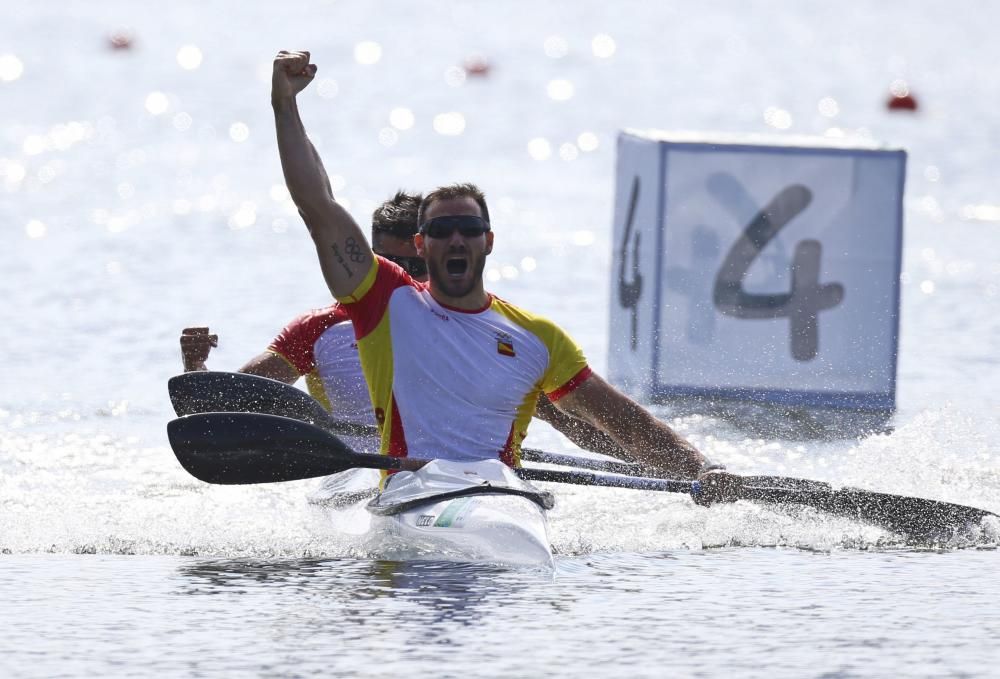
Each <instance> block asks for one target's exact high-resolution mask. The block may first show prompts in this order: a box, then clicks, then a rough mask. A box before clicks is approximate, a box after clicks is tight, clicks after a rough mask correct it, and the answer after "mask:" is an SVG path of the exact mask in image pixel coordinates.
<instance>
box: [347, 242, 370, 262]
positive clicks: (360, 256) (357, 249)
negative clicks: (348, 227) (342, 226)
mask: <svg viewBox="0 0 1000 679" xmlns="http://www.w3.org/2000/svg"><path fill="white" fill-rule="evenodd" d="M345 245H346V246H347V247H346V248H344V249H345V250H346V251H347V256H348V258H349V259H350V260H351V261H352V262H354V263H355V264H360V263H361V262H363V261H365V253H364V251H363V250H362V249H361V246H360V245H358V242H357V241H356V240H354V239H353V238H348V239H347V240H346V241H345Z"/></svg>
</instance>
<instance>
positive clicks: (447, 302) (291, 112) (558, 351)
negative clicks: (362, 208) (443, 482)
mask: <svg viewBox="0 0 1000 679" xmlns="http://www.w3.org/2000/svg"><path fill="white" fill-rule="evenodd" d="M309 56H310V55H309V53H308V52H280V53H279V54H278V56H277V57H276V58H275V61H274V69H273V76H272V90H271V103H272V107H273V109H274V115H275V126H276V130H277V137H278V150H279V154H280V157H281V165H282V170H283V171H284V174H285V182H286V184H287V186H288V189H289V192H290V194H291V196H292V199H293V200H294V201H295V204H296V206H297V207H298V209H299V212H300V213H301V214H302V215H303V218H304V220H305V222H306V225H307V226H308V227H309V231H310V234H311V236H312V239H313V242H314V244H315V246H316V251H317V254H318V256H319V261H320V267H321V269H322V271H323V276H324V278H325V279H326V282H327V285H328V286H329V288H330V290H331V292H332V293H333V295H334V296H335V297H336V298H337V299H338V300H339V301H340V302H341V303H342V304H344V306H345V308H346V309H347V311H348V314H349V315H350V316H351V319H352V321H353V322H354V326H355V333H356V336H357V337H358V347H359V352H360V356H361V362H362V368H363V370H364V373H365V378H366V379H367V381H368V388H369V392H370V394H371V398H372V403H373V405H374V406H375V413H376V418H377V419H378V420H379V423H380V424H381V428H382V452H384V453H386V454H390V455H395V456H398V457H400V458H403V459H404V460H405V459H406V458H411V457H412V458H444V459H451V460H473V459H475V460H480V459H491V458H492V459H497V458H499V459H501V460H503V461H505V462H507V463H508V464H512V465H516V464H517V463H518V451H519V446H520V440H521V438H522V436H523V428H524V427H525V426H526V425H527V422H528V419H529V418H530V416H531V412H532V410H533V408H534V404H535V401H536V398H537V395H538V394H539V393H545V394H547V395H548V397H549V399H550V400H551V401H552V402H553V403H555V405H556V406H557V407H558V408H559V409H561V410H563V411H565V412H567V413H569V414H570V415H572V416H574V417H577V418H580V419H583V420H585V421H587V422H589V423H591V424H592V425H594V426H596V427H598V428H599V429H601V430H603V431H604V432H606V433H607V434H609V435H610V436H611V437H612V438H613V439H614V440H615V441H616V442H617V443H618V444H619V445H621V447H622V448H623V449H624V450H625V451H626V452H627V453H629V454H630V455H631V456H632V457H633V458H634V459H635V460H638V461H640V462H643V463H645V464H646V465H648V467H650V468H651V469H652V470H654V471H655V472H657V473H661V474H665V475H669V476H674V477H680V478H688V479H694V478H699V477H704V482H705V483H703V486H704V488H705V491H704V492H705V494H706V495H707V498H706V499H708V500H712V499H723V498H725V497H727V496H728V495H729V492H728V491H729V490H731V489H733V488H735V487H737V486H738V484H739V477H737V476H733V475H730V474H726V473H725V472H721V471H718V470H717V469H715V468H713V467H714V465H710V464H709V463H708V461H707V460H706V458H705V457H704V456H703V455H702V454H701V453H700V452H699V451H698V450H697V449H696V448H695V447H694V446H692V445H691V444H690V443H689V442H688V441H686V440H685V439H684V438H682V437H681V436H679V435H678V434H677V433H676V432H674V431H673V430H672V429H671V428H670V427H669V426H667V425H666V424H664V423H663V422H660V421H659V420H657V419H656V418H655V417H653V416H652V415H651V414H650V413H649V412H648V411H647V410H646V409H645V408H643V407H641V406H640V405H639V404H637V403H635V402H634V401H632V400H631V399H629V398H628V397H626V396H625V395H624V394H622V393H621V392H619V391H618V390H616V389H615V388H614V387H612V386H611V385H609V384H608V383H607V382H605V381H604V380H603V379H602V378H601V377H600V376H598V375H597V374H595V373H594V372H593V371H591V369H590V368H589V366H588V365H587V362H586V359H585V358H584V356H583V352H582V351H581V350H580V348H579V347H578V346H577V345H576V343H575V342H574V341H573V340H572V339H571V338H570V337H569V336H568V335H567V334H566V333H565V332H564V331H563V330H561V329H560V328H559V327H558V326H556V325H555V324H554V323H552V322H551V321H548V320H546V319H543V318H541V317H538V316H535V315H533V314H530V313H528V312H527V311H525V310H523V309H521V308H519V307H517V306H514V305H512V304H510V303H508V302H506V301H503V300H501V299H499V298H497V297H496V296H494V295H491V294H490V293H488V292H486V290H485V289H484V286H483V277H482V274H483V270H484V267H485V264H486V257H487V256H489V254H490V252H491V251H492V249H493V239H494V234H493V231H492V228H491V225H490V221H489V211H488V208H487V206H486V200H485V198H484V196H483V194H482V192H481V191H479V189H477V188H476V187H475V186H473V185H471V184H458V185H452V186H447V187H443V188H440V189H437V190H435V191H433V192H431V193H430V194H428V195H427V196H425V197H424V200H423V202H422V203H421V206H420V212H419V215H418V221H419V223H420V233H418V234H417V235H416V236H415V237H414V244H415V246H416V249H417V253H418V254H419V255H420V256H421V257H423V258H424V260H425V261H426V263H427V268H428V272H429V275H430V279H429V281H428V282H427V283H420V282H418V281H415V280H414V279H413V278H412V277H411V276H409V275H408V274H406V272H405V271H403V270H402V269H401V268H400V267H398V266H396V265H395V264H393V263H392V262H389V261H387V260H385V259H383V258H381V257H378V256H377V255H375V253H374V252H373V251H372V249H371V248H370V247H369V246H368V243H367V242H366V241H365V238H364V234H363V233H362V231H361V229H360V228H359V226H358V225H357V223H356V222H355V221H354V219H353V218H352V217H351V215H350V214H349V213H348V212H347V210H346V209H345V208H344V206H343V205H341V204H340V203H338V202H337V201H336V200H335V198H334V197H333V196H332V195H331V193H330V191H329V182H328V181H327V179H326V171H325V169H324V168H323V164H322V162H321V161H320V159H319V155H318V153H317V152H316V149H315V148H314V147H313V146H312V143H311V142H310V141H309V139H308V137H307V136H306V133H305V128H304V126H303V124H302V121H301V119H300V117H299V112H298V106H297V102H296V95H297V94H298V93H299V92H300V91H301V90H302V89H303V88H304V87H306V86H307V85H308V84H309V83H310V82H311V81H312V80H313V78H314V77H315V74H316V66H315V65H313V64H310V63H309ZM408 466H410V467H413V468H415V467H416V466H417V464H416V463H414V464H413V465H406V464H405V463H404V468H405V467H408Z"/></svg>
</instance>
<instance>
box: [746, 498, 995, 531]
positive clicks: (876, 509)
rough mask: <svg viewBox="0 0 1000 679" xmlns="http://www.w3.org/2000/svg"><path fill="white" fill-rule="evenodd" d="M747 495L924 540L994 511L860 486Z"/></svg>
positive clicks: (958, 528) (975, 523) (975, 521)
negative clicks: (822, 512) (841, 517)
mask: <svg viewBox="0 0 1000 679" xmlns="http://www.w3.org/2000/svg"><path fill="white" fill-rule="evenodd" d="M741 497H742V498H743V499H746V500H754V501H758V502H775V503H792V504H801V505H808V506H810V507H815V508H816V509H819V510H822V511H825V512H830V513H831V514H836V515H838V516H846V517H849V518H852V519H857V520H859V521H865V522H868V523H871V524H874V525H876V526H881V527H883V528H887V529H889V530H891V531H894V532H896V533H900V534H902V535H904V536H907V537H909V538H912V539H915V540H920V541H925V542H926V541H931V542H936V541H942V540H947V539H948V538H950V537H952V536H953V535H954V534H955V533H957V532H959V531H961V530H963V529H964V528H966V527H968V526H970V525H972V526H975V525H978V524H979V523H980V522H981V521H982V520H983V519H984V518H986V517H988V516H993V517H995V516H997V515H996V514H994V513H992V512H988V511H986V510H983V509H976V508H975V507H966V506H964V505H957V504H953V503H951V502H939V501H937V500H927V499H924V498H919V497H906V496H902V495H891V494H889V493H876V492H873V491H870V490H861V489H858V488H842V489H840V490H824V489H819V488H816V489H809V488H798V489H796V488H773V487H771V488H768V487H752V486H751V487H744V488H743V493H742V495H741Z"/></svg>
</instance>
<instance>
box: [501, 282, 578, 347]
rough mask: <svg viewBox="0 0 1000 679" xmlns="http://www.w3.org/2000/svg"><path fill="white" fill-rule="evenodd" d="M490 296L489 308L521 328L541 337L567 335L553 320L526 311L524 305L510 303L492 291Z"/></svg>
mask: <svg viewBox="0 0 1000 679" xmlns="http://www.w3.org/2000/svg"><path fill="white" fill-rule="evenodd" d="M491 297H492V298H493V303H492V304H491V305H490V308H491V309H493V310H494V311H495V312H497V313H498V314H500V315H501V316H503V317H505V318H507V319H509V320H510V321H511V322H513V323H516V324H517V325H519V326H521V327H522V328H524V329H526V330H528V331H530V332H532V333H534V334H536V335H539V336H540V337H543V338H545V337H548V336H552V335H564V336H566V337H569V333H567V332H566V331H565V330H563V329H562V327H560V326H559V325H558V324H557V323H556V322H555V321H552V320H551V319H549V318H547V317H545V316H542V315H540V314H536V313H533V312H531V311H528V310H527V309H525V308H524V307H521V306H518V305H517V304H512V303H510V302H508V301H507V300H505V299H503V298H501V297H497V296H496V295H493V294H492V293H491Z"/></svg>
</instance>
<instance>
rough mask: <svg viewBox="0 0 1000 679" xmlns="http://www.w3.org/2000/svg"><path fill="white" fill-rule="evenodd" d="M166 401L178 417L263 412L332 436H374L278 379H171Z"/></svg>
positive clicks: (203, 374)
mask: <svg viewBox="0 0 1000 679" xmlns="http://www.w3.org/2000/svg"><path fill="white" fill-rule="evenodd" d="M167 389H168V391H169V392H170V402H171V403H172V404H173V406H174V412H176V413H177V414H178V415H182V416H183V415H194V414H196V413H222V412H227V413H265V414H268V415H280V416H282V417H290V418H292V419H295V420H302V421H303V422H309V423H312V424H315V425H318V426H320V427H323V428H324V429H327V430H329V431H332V432H334V433H336V434H347V435H352V436H376V435H377V431H376V430H375V428H374V427H371V426H366V425H361V424H352V423H349V422H337V421H335V420H334V419H333V418H332V417H331V416H330V413H328V412H327V411H326V409H325V408H323V406H322V405H321V404H320V402H319V401H317V400H316V399H314V398H313V397H312V396H310V395H309V394H307V393H305V392H304V391H302V390H301V389H298V388H297V387H294V386H292V385H291V384H285V383H284V382H279V381H278V380H272V379H268V378H266V377H259V376H257V375H248V374H246V373H227V372H213V371H198V372H189V373H183V374H181V375H175V376H174V377H171V378H170V380H169V381H168V382H167Z"/></svg>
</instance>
